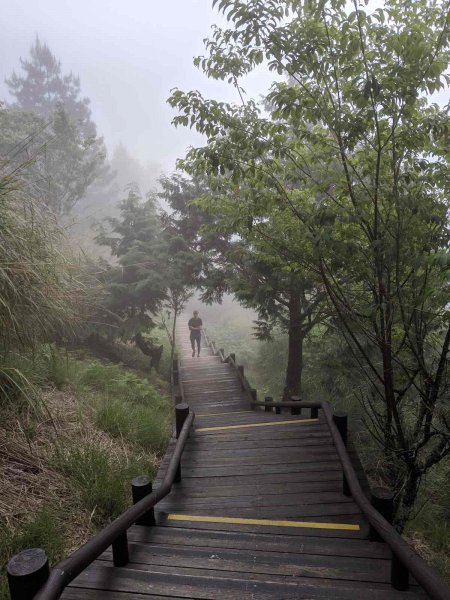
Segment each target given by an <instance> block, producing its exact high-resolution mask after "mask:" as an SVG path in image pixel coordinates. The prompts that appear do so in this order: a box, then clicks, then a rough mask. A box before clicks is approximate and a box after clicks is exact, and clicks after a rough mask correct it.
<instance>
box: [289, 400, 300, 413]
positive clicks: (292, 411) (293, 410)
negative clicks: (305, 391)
mask: <svg viewBox="0 0 450 600" xmlns="http://www.w3.org/2000/svg"><path fill="white" fill-rule="evenodd" d="M289 400H290V401H291V402H301V401H302V399H301V397H300V396H291V397H290V398H289ZM301 414H302V409H301V408H294V407H292V408H291V415H301Z"/></svg>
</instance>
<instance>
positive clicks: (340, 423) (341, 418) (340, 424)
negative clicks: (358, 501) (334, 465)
mask: <svg viewBox="0 0 450 600" xmlns="http://www.w3.org/2000/svg"><path fill="white" fill-rule="evenodd" d="M333 421H334V424H335V425H336V427H337V429H338V431H339V433H340V435H341V438H342V441H343V442H344V446H345V447H347V415H346V414H345V413H343V412H338V413H334V415H333ZM342 492H343V494H344V496H348V497H350V496H351V495H352V493H351V491H350V486H349V485H348V481H347V477H346V476H345V474H344V473H343V474H342Z"/></svg>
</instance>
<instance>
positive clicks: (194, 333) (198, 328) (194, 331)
mask: <svg viewBox="0 0 450 600" xmlns="http://www.w3.org/2000/svg"><path fill="white" fill-rule="evenodd" d="M202 325H203V322H202V320H201V319H200V318H199V316H198V310H194V316H193V317H192V318H191V319H189V322H188V327H189V331H190V332H191V346H192V356H195V344H196V343H197V356H200V342H201V339H202Z"/></svg>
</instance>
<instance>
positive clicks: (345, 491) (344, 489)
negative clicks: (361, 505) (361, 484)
mask: <svg viewBox="0 0 450 600" xmlns="http://www.w3.org/2000/svg"><path fill="white" fill-rule="evenodd" d="M342 493H343V494H344V496H347V497H348V498H350V496H351V495H352V492H351V490H350V486H349V485H348V481H347V477H346V476H345V473H342Z"/></svg>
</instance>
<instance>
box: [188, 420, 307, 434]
mask: <svg viewBox="0 0 450 600" xmlns="http://www.w3.org/2000/svg"><path fill="white" fill-rule="evenodd" d="M318 421H319V419H295V420H293V421H271V422H270V423H247V424H246V425H224V426H221V427H200V428H199V429H196V430H195V431H219V430H221V429H249V428H251V427H273V426H275V425H292V424H293V423H317V422H318Z"/></svg>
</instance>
